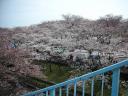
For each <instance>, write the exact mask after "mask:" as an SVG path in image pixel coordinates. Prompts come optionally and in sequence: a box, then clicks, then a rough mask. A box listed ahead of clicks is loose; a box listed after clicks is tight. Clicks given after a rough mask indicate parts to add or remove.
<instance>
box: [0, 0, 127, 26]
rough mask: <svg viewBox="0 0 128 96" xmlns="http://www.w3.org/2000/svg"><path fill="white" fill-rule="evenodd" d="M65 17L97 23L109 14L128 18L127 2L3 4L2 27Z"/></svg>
mask: <svg viewBox="0 0 128 96" xmlns="http://www.w3.org/2000/svg"><path fill="white" fill-rule="evenodd" d="M63 14H74V15H80V16H82V17H84V18H87V19H98V18H99V17H100V16H104V15H106V14H114V15H122V16H123V17H124V18H128V0H0V27H15V26H25V25H31V24H36V23H40V22H43V21H47V20H57V19H62V15H63Z"/></svg>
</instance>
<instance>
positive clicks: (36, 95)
mask: <svg viewBox="0 0 128 96" xmlns="http://www.w3.org/2000/svg"><path fill="white" fill-rule="evenodd" d="M124 66H128V60H124V61H121V62H119V63H116V64H112V65H110V66H108V67H105V68H102V69H99V70H97V71H94V72H91V73H88V74H85V75H82V76H79V77H76V78H74V79H70V80H67V81H65V82H62V83H59V84H56V85H53V86H50V87H47V88H44V89H40V90H37V91H33V92H30V93H27V94H25V95H23V96H95V88H94V86H95V78H96V77H97V76H100V77H101V83H100V85H99V86H100V93H99V94H100V95H99V96H106V95H105V92H104V90H105V87H104V85H105V79H104V78H105V74H107V73H109V76H110V77H111V80H110V81H111V83H110V84H111V88H110V89H111V94H110V95H111V96H119V86H120V69H121V67H124ZM88 80H91V81H90V87H89V88H90V95H87V94H86V91H87V86H86V85H87V84H86V83H87V81H88ZM78 86H81V93H80V94H81V95H78ZM70 94H72V95H70ZM110 95H109V96H110Z"/></svg>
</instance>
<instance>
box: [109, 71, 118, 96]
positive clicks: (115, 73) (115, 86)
mask: <svg viewBox="0 0 128 96" xmlns="http://www.w3.org/2000/svg"><path fill="white" fill-rule="evenodd" d="M119 83H120V69H114V70H113V75H112V93H111V96H119Z"/></svg>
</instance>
